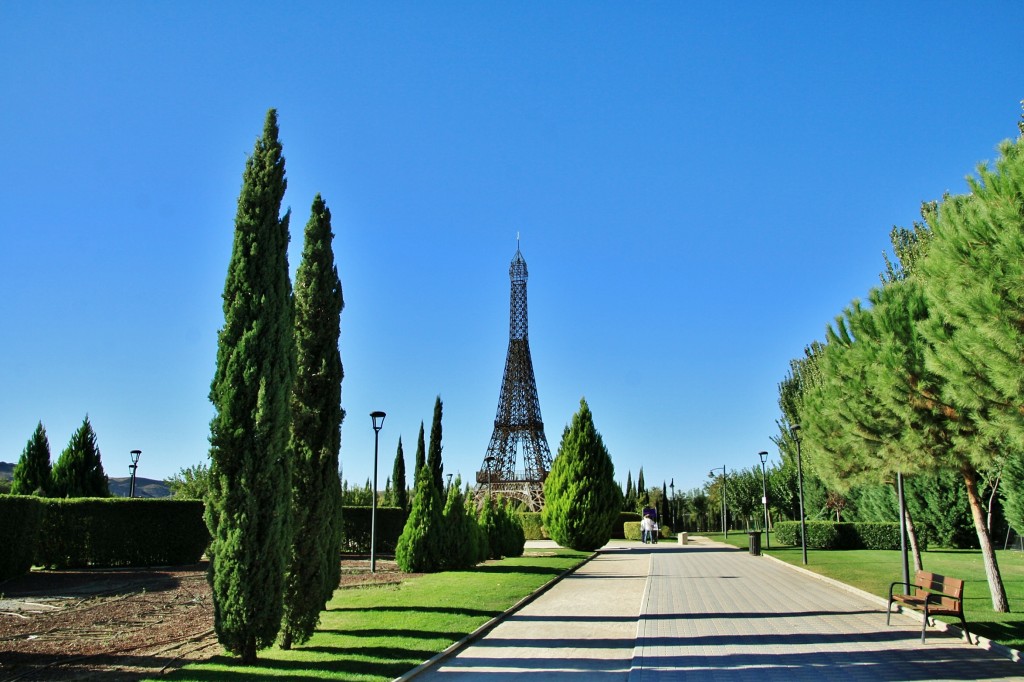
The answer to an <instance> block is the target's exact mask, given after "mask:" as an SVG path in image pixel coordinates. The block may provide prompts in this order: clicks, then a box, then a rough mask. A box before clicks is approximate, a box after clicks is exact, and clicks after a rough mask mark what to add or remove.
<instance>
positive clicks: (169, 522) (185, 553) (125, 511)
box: [35, 497, 210, 568]
mask: <svg viewBox="0 0 1024 682" xmlns="http://www.w3.org/2000/svg"><path fill="white" fill-rule="evenodd" d="M44 504H45V506H46V513H45V515H44V519H43V524H42V527H41V529H40V533H39V536H38V541H37V543H36V557H35V559H36V562H37V563H38V564H39V565H42V566H46V567H48V568H79V567H83V566H95V567H116V566H176V565H182V564H194V563H196V562H197V561H199V560H200V559H201V558H202V556H203V552H204V551H206V548H207V546H208V545H209V544H210V534H209V532H208V531H207V529H206V523H205V522H204V521H203V503H202V502H200V501H199V500H173V499H125V498H94V497H83V498H72V499H50V500H44Z"/></svg>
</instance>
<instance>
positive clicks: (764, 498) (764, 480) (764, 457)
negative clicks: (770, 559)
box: [757, 450, 772, 547]
mask: <svg viewBox="0 0 1024 682" xmlns="http://www.w3.org/2000/svg"><path fill="white" fill-rule="evenodd" d="M757 456H758V457H760V458H761V490H762V494H761V504H763V505H764V538H765V546H767V547H771V546H772V536H771V532H770V531H769V530H768V477H767V475H766V474H765V467H764V465H765V462H767V461H768V453H767V451H765V450H762V451H761V452H759V453H757Z"/></svg>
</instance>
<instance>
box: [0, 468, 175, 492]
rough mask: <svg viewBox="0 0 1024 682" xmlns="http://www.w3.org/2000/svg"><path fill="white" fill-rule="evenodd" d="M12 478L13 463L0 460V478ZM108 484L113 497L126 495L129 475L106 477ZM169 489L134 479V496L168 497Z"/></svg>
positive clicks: (155, 483) (155, 482) (129, 480)
mask: <svg viewBox="0 0 1024 682" xmlns="http://www.w3.org/2000/svg"><path fill="white" fill-rule="evenodd" d="M12 478H14V465H13V464H11V463H9V462H0V480H2V479H7V480H10V479H12ZM107 480H108V482H109V484H110V494H111V495H113V496H114V497H128V490H129V488H131V481H132V479H131V477H130V476H124V477H117V478H109V479H107ZM170 496H171V489H170V488H168V487H167V484H166V483H165V482H163V481H157V480H155V479H152V478H142V477H141V476H139V477H138V478H136V479H135V497H170Z"/></svg>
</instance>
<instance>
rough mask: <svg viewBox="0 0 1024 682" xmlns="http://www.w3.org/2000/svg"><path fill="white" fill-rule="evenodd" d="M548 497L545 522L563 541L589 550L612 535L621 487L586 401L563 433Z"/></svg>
mask: <svg viewBox="0 0 1024 682" xmlns="http://www.w3.org/2000/svg"><path fill="white" fill-rule="evenodd" d="M544 501H545V502H544V510H543V512H542V515H543V516H542V518H543V521H544V525H545V527H547V529H548V533H549V534H550V535H551V539H553V540H554V541H555V542H557V543H558V544H559V545H561V546H563V547H571V548H572V549H577V550H582V551H591V550H595V549H597V548H599V547H601V546H602V545H604V544H605V543H606V542H608V540H610V539H611V537H612V526H613V525H614V523H615V521H616V520H617V519H618V516H619V509H621V508H622V491H621V490H620V489H619V486H618V485H617V484H616V483H615V467H614V465H613V464H612V459H611V456H610V455H609V454H608V449H607V448H606V447H605V445H604V440H603V439H602V438H601V434H600V433H598V431H597V429H596V428H595V427H594V418H593V415H591V413H590V407H589V406H588V405H587V401H586V400H583V399H581V400H580V410H579V412H577V413H576V414H574V415H573V418H572V423H571V424H570V425H568V426H566V427H565V431H564V432H563V433H562V441H561V443H560V444H559V446H558V454H557V455H556V457H555V459H554V461H553V462H552V463H551V472H550V473H549V474H548V477H547V480H546V481H545V482H544Z"/></svg>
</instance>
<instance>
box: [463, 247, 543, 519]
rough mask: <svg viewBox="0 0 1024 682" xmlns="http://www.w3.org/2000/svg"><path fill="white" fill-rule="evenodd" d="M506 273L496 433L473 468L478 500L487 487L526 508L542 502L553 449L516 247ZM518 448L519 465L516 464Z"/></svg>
mask: <svg viewBox="0 0 1024 682" xmlns="http://www.w3.org/2000/svg"><path fill="white" fill-rule="evenodd" d="M508 275H509V277H510V278H511V279H512V293H511V296H510V303H509V330H508V356H507V357H506V359H505V376H504V378H503V379H502V381H501V395H500V396H499V398H498V414H497V416H496V417H495V418H494V433H493V434H492V435H491V443H490V445H488V446H487V455H486V456H485V457H484V463H483V468H482V469H481V470H480V471H478V472H477V474H476V482H477V488H476V499H477V502H478V503H481V502H482V500H483V498H484V496H485V495H486V494H487V492H488V491H490V492H491V494H492V495H495V496H497V495H501V496H504V497H506V498H512V499H515V500H519V501H521V502H523V503H524V505H525V506H526V508H527V509H528V510H529V511H540V510H541V508H542V507H543V506H544V479H546V478H547V476H548V472H549V471H550V470H551V449H550V448H549V447H548V440H547V438H546V437H545V436H544V420H543V419H542V418H541V416H540V399H539V398H538V397H537V381H536V379H535V378H534V376H533V360H532V359H531V358H530V335H529V330H528V326H527V319H526V277H527V273H526V261H525V260H523V254H522V253H521V252H520V251H519V238H518V237H517V238H516V255H515V256H514V257H513V258H512V265H511V266H509V269H508ZM519 453H521V454H522V460H523V469H522V470H517V469H516V463H517V455H518V454H519Z"/></svg>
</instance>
